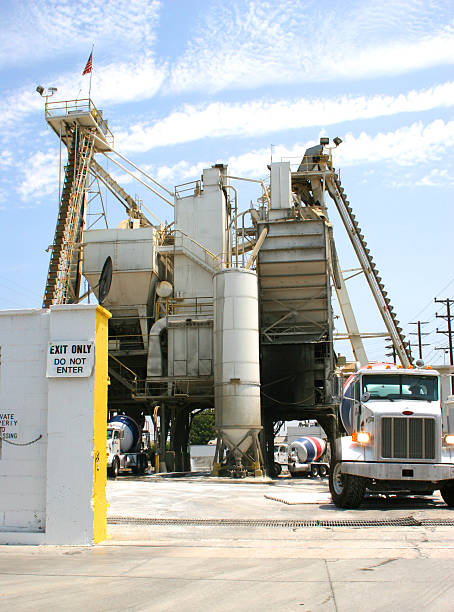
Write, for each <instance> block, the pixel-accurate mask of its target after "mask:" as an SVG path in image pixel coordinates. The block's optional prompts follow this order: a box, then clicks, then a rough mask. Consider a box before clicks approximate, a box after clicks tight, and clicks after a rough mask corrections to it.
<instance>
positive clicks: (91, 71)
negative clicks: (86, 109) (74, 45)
mask: <svg viewBox="0 0 454 612" xmlns="http://www.w3.org/2000/svg"><path fill="white" fill-rule="evenodd" d="M94 48H95V43H93V44H92V45H91V70H90V84H89V86H88V101H89V102H90V98H91V77H92V75H93V49H94Z"/></svg>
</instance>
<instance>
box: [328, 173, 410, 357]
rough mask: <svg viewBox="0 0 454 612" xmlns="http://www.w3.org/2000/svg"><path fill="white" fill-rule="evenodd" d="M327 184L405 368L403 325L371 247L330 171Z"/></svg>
mask: <svg viewBox="0 0 454 612" xmlns="http://www.w3.org/2000/svg"><path fill="white" fill-rule="evenodd" d="M326 186H327V188H328V192H329V194H330V196H331V197H332V199H333V200H334V202H335V204H336V207H337V209H338V211H339V214H340V216H341V219H342V221H343V223H344V226H345V229H346V230H347V234H348V236H349V238H350V241H351V243H352V245H353V248H354V249H355V252H356V255H357V257H358V260H359V262H360V264H361V267H362V269H363V271H364V275H365V277H366V279H367V282H368V283H369V286H370V288H371V291H372V295H373V296H374V299H375V301H376V303H377V306H378V309H379V311H380V314H381V316H382V318H383V321H384V323H385V325H386V329H387V330H388V333H389V335H390V337H391V340H392V342H393V344H394V347H395V349H396V352H397V354H398V355H399V359H400V361H401V363H402V365H403V366H404V367H408V366H409V365H410V364H411V362H412V358H411V354H410V350H409V343H408V342H406V340H405V336H404V335H403V333H402V328H401V327H399V324H400V323H399V321H398V320H397V318H396V315H395V313H394V309H393V307H392V305H391V302H390V299H389V298H388V297H387V295H388V294H387V292H386V291H385V288H384V285H383V283H382V279H381V277H380V276H379V273H378V270H377V266H376V264H375V263H374V261H373V258H372V255H371V254H370V249H368V248H367V243H366V242H365V241H364V236H363V234H362V233H361V229H360V227H359V225H358V222H357V221H356V217H355V215H354V214H353V211H352V208H351V206H350V202H349V201H348V200H347V198H346V195H345V193H344V189H343V187H342V185H341V182H340V180H339V178H338V177H337V175H336V174H331V175H328V176H327V177H326Z"/></svg>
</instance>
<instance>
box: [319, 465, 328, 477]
mask: <svg viewBox="0 0 454 612" xmlns="http://www.w3.org/2000/svg"><path fill="white" fill-rule="evenodd" d="M327 474H328V470H327V468H326V465H319V466H318V475H319V476H320V478H325V476H326V475H327Z"/></svg>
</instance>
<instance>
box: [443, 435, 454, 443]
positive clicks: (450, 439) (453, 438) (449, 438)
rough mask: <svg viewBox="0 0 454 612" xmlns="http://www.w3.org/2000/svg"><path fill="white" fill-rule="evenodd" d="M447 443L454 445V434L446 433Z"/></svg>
mask: <svg viewBox="0 0 454 612" xmlns="http://www.w3.org/2000/svg"><path fill="white" fill-rule="evenodd" d="M445 444H446V445H447V446H451V445H454V434H446V436H445Z"/></svg>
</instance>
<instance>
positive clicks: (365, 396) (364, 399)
mask: <svg viewBox="0 0 454 612" xmlns="http://www.w3.org/2000/svg"><path fill="white" fill-rule="evenodd" d="M369 400H370V393H369V391H366V392H365V393H363V394H362V395H361V401H362V402H363V403H365V402H368V401H369Z"/></svg>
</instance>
